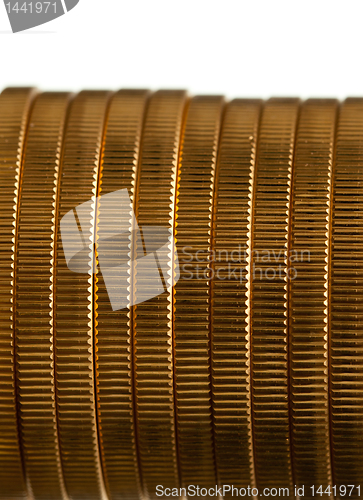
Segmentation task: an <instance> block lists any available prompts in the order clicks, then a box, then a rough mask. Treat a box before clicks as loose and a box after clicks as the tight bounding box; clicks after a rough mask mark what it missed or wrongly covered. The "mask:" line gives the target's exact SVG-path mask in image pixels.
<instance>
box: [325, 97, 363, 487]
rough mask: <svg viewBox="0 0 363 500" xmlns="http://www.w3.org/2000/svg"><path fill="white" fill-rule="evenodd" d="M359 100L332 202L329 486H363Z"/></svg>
mask: <svg viewBox="0 0 363 500" xmlns="http://www.w3.org/2000/svg"><path fill="white" fill-rule="evenodd" d="M362 136H363V99H347V100H346V101H345V102H344V103H343V104H342V107H341V111H340V117H339V122H338V130H337V137H336V143H335V161H334V164H333V173H332V201H331V228H330V234H331V240H330V243H331V267H330V289H329V299H330V300H329V312H330V318H331V327H330V328H331V338H330V343H331V344H330V356H331V357H330V377H331V378H330V391H331V433H332V443H333V477H334V480H333V482H334V484H339V485H346V484H347V483H348V484H362V483H363V460H362V436H363V434H362V429H363V392H362V387H363V386H362V383H363V356H362V348H363V335H362V333H363V328H362V324H363V322H362V321H363V316H362V297H363V272H362V270H363V267H362V263H363V245H362V241H363V239H362V238H363V217H362V213H363V212H362V209H363V204H362V203H363V191H362V186H363V149H362Z"/></svg>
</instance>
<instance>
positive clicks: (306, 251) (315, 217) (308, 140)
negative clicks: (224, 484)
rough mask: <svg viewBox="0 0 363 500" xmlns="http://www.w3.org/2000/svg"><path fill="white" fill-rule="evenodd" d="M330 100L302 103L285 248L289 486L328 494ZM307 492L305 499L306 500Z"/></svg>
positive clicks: (334, 113)
mask: <svg viewBox="0 0 363 500" xmlns="http://www.w3.org/2000/svg"><path fill="white" fill-rule="evenodd" d="M337 118H338V102H337V101H335V100H333V99H332V100H315V99H309V100H307V101H306V102H305V103H304V104H303V105H302V108H301V114H300V120H299V125H298V129H297V135H296V146H295V161H294V168H293V181H292V186H293V187H292V194H291V213H290V217H291V235H290V245H289V254H288V256H289V261H288V268H289V269H290V278H291V279H290V280H289V282H288V284H289V297H288V298H289V304H290V306H289V307H290V314H289V334H290V339H289V359H290V384H291V390H290V397H291V417H292V421H291V437H292V442H291V444H292V452H293V469H294V482H295V484H297V485H298V486H302V485H305V487H306V488H310V486H313V485H320V484H321V485H323V489H324V491H325V489H326V487H327V486H328V485H331V486H332V465H331V443H330V432H329V419H330V414H329V328H330V317H329V310H328V276H329V262H330V250H329V237H330V230H329V219H330V217H329V213H330V206H331V195H332V193H331V189H332V185H331V181H332V168H333V159H334V158H333V156H334V138H335V130H336V124H337ZM310 492H311V491H310V489H308V490H307V492H306V494H305V496H306V497H307V498H313V497H312V496H309V494H310Z"/></svg>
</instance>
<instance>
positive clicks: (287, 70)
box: [0, 0, 363, 98]
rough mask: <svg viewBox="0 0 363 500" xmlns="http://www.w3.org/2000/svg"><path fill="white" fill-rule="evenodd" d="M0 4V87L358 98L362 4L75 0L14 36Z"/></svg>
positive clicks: (362, 59)
mask: <svg viewBox="0 0 363 500" xmlns="http://www.w3.org/2000/svg"><path fill="white" fill-rule="evenodd" d="M0 1H1V4H0V44H1V46H0V48H1V52H0V54H1V70H0V88H4V87H5V86H8V85H17V86H18V85H35V86H38V87H40V88H41V89H43V90H57V89H61V90H75V91H76V90H80V89H83V88H109V89H117V88H121V87H148V88H152V89H157V88H187V89H189V90H190V91H191V92H192V93H222V94H226V95H227V96H229V97H237V96H238V97H251V96H255V97H268V96H271V95H275V96H278V95H286V96H291V95H296V96H300V97H304V98H305V97H320V96H329V97H331V96H334V97H339V98H343V97H345V96H347V95H354V96H356V95H363V82H362V75H363V73H362V65H363V2H362V1H361V0H358V1H353V0H345V1H325V0H314V1H312V0H304V1H298V0H288V1H285V0H265V1H262V0H249V1H245V0H219V1H213V0H209V1H208V0H155V1H153V0H80V2H79V4H78V5H77V6H76V7H75V8H74V9H73V10H72V11H70V12H69V13H68V14H66V15H64V16H62V17H61V18H59V19H56V20H55V21H52V22H50V23H48V24H45V25H43V26H40V27H38V28H35V29H33V30H30V31H28V32H23V33H18V34H12V33H11V31H10V24H9V21H8V18H7V14H6V10H5V6H4V4H3V2H2V0H0Z"/></svg>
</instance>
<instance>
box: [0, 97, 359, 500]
mask: <svg viewBox="0 0 363 500" xmlns="http://www.w3.org/2000/svg"><path fill="white" fill-rule="evenodd" d="M362 445H363V98H362V99H358V98H354V99H353V98H351V99H347V100H346V101H344V102H342V103H339V102H338V101H337V100H334V99H309V100H307V101H304V102H303V101H300V100H299V99H294V98H285V99H283V98H274V99H269V100H267V101H265V102H264V101H262V100H257V99H235V100H232V101H227V100H225V99H224V98H223V96H196V97H191V96H189V95H188V94H187V93H186V92H185V91H181V90H170V91H168V90H163V91H158V92H154V93H152V92H149V91H147V90H129V89H126V90H121V91H119V92H108V91H85V92H81V93H79V94H78V95H74V94H72V93H67V92H59V93H58V92H48V93H41V92H38V91H37V90H35V89H27V88H19V89H16V88H13V89H6V90H4V91H3V92H2V93H1V95H0V499H1V500H2V499H4V500H26V499H29V500H155V499H157V498H168V497H173V498H179V499H181V500H187V499H191V498H194V497H197V498H198V497H202V498H207V499H212V498H217V499H219V500H221V499H222V498H235V497H236V498H238V497H253V498H254V499H262V498H264V497H269V496H271V497H284V498H288V499H300V498H307V499H313V498H316V497H330V498H335V499H341V498H345V497H349V498H354V499H356V498H359V497H360V495H361V493H362V494H363V491H362V492H361V487H362V489H363V484H362V483H363V447H362Z"/></svg>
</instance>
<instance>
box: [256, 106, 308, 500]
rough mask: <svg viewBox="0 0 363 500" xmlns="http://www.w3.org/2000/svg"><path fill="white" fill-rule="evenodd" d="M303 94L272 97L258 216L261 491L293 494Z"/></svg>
mask: <svg viewBox="0 0 363 500" xmlns="http://www.w3.org/2000/svg"><path fill="white" fill-rule="evenodd" d="M298 112H299V101H298V100H297V99H270V100H269V101H267V102H266V104H265V107H264V110H263V113H262V118H261V127H260V133H259V142H258V149H257V161H256V173H255V182H254V187H253V213H252V222H251V232H252V244H251V268H250V281H251V301H250V313H249V314H250V315H251V332H252V335H251V378H252V380H251V383H252V416H253V419H252V427H253V445H254V466H255V474H256V483H257V487H258V489H259V491H262V490H263V489H264V488H277V489H278V488H289V491H290V498H293V494H292V492H293V481H292V469H291V450H290V440H291V438H290V425H289V424H290V411H289V374H288V353H287V351H288V313H289V309H288V303H287V282H288V275H287V266H288V244H289V233H288V225H289V210H290V204H291V174H292V160H293V154H294V141H295V130H296V125H297V118H298Z"/></svg>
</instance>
